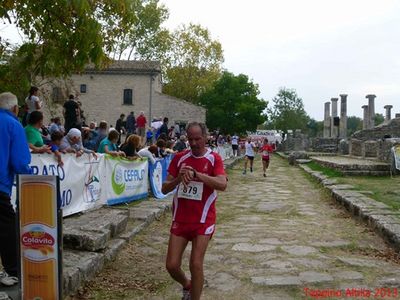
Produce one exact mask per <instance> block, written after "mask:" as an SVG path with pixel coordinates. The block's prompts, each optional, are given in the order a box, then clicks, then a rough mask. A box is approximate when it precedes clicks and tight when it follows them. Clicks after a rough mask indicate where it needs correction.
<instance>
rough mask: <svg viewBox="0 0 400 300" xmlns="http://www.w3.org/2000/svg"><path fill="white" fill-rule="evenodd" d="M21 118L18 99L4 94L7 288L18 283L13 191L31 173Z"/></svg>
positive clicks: (0, 107)
mask: <svg viewBox="0 0 400 300" xmlns="http://www.w3.org/2000/svg"><path fill="white" fill-rule="evenodd" d="M17 115H18V100H17V97H16V96H15V95H13V94H11V93H8V92H7V93H2V94H0V124H1V126H0V136H1V143H0V255H1V261H2V263H3V267H4V271H3V272H0V283H2V284H4V285H7V286H10V285H14V284H16V283H18V278H17V265H18V264H17V232H16V217H15V211H14V209H13V207H12V205H11V200H10V197H11V189H12V186H13V182H14V176H15V174H30V173H31V169H30V167H29V163H30V162H31V154H30V152H29V147H28V142H27V140H26V136H25V132H24V129H23V128H22V125H21V124H20V123H19V121H18V119H17V117H16V116H17Z"/></svg>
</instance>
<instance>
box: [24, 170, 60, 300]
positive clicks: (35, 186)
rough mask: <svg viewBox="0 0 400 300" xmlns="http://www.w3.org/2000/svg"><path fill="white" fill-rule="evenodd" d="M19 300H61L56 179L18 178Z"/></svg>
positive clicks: (48, 177) (25, 176) (57, 185)
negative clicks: (20, 297) (20, 298)
mask: <svg viewBox="0 0 400 300" xmlns="http://www.w3.org/2000/svg"><path fill="white" fill-rule="evenodd" d="M17 194H18V196H17V199H18V201H17V212H18V216H19V241H20V243H19V249H20V251H19V253H20V272H21V276H20V278H21V296H22V299H24V300H25V299H29V300H30V299H55V300H57V299H61V295H62V284H61V275H62V266H61V263H62V259H61V249H62V240H61V236H62V235H61V218H62V217H61V211H60V201H59V198H58V195H59V182H58V179H57V177H56V176H35V175H19V177H18V186H17Z"/></svg>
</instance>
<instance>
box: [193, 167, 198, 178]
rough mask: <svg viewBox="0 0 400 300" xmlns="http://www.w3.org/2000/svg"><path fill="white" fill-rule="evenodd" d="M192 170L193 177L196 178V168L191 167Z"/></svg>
mask: <svg viewBox="0 0 400 300" xmlns="http://www.w3.org/2000/svg"><path fill="white" fill-rule="evenodd" d="M192 171H193V178H196V177H197V172H196V170H195V169H193V170H192Z"/></svg>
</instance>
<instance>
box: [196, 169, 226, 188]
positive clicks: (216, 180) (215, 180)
mask: <svg viewBox="0 0 400 300" xmlns="http://www.w3.org/2000/svg"><path fill="white" fill-rule="evenodd" d="M195 173H196V178H197V179H198V180H200V181H201V182H203V183H204V184H205V185H207V186H208V187H210V188H212V189H215V190H218V191H225V189H226V186H227V185H228V180H227V178H226V175H217V176H209V175H207V174H203V173H199V172H195Z"/></svg>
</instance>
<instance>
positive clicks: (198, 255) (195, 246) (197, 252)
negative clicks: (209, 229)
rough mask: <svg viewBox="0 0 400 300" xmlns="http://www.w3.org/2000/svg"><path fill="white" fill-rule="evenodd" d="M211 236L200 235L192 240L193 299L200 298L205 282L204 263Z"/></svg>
mask: <svg viewBox="0 0 400 300" xmlns="http://www.w3.org/2000/svg"><path fill="white" fill-rule="evenodd" d="M209 240H210V236H208V235H198V236H197V237H195V238H194V239H193V241H192V252H191V254H190V263H189V268H190V273H191V275H192V291H191V297H192V298H191V299H192V300H198V299H200V296H201V291H202V290H203V284H204V273H203V263H204V255H205V254H206V250H207V246H208V242H209Z"/></svg>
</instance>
